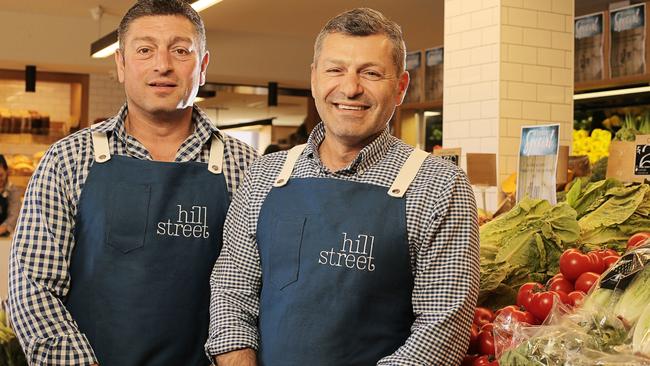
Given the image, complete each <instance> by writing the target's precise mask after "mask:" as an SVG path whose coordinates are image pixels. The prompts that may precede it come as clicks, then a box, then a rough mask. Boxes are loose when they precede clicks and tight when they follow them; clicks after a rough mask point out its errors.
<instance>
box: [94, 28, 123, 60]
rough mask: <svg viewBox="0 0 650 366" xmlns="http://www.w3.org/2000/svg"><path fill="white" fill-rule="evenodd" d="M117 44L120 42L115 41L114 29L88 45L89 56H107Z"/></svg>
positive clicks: (115, 33) (115, 32) (113, 50)
mask: <svg viewBox="0 0 650 366" xmlns="http://www.w3.org/2000/svg"><path fill="white" fill-rule="evenodd" d="M119 46H120V44H119V42H118V41H117V30H114V31H112V32H111V33H109V34H107V35H105V36H103V37H102V38H100V39H98V40H96V41H95V42H93V43H92V44H91V45H90V57H93V58H104V57H108V56H110V55H112V54H113V53H114V52H115V51H116V50H117V48H118V47H119Z"/></svg>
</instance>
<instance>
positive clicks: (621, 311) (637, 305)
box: [614, 264, 650, 325]
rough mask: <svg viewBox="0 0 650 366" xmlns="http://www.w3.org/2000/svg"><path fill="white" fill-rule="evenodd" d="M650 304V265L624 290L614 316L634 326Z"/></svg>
mask: <svg viewBox="0 0 650 366" xmlns="http://www.w3.org/2000/svg"><path fill="white" fill-rule="evenodd" d="M648 303H650V264H649V265H647V266H646V267H644V268H643V270H641V271H640V272H639V273H638V274H637V275H636V277H634V279H633V280H632V282H631V283H630V284H629V285H628V286H627V288H625V289H624V291H623V294H622V295H621V298H620V299H619V300H618V302H617V303H616V306H614V314H616V315H617V316H618V317H620V318H621V319H623V321H624V322H625V323H626V324H629V325H633V324H635V323H636V322H637V321H638V320H639V318H640V317H641V313H642V312H643V309H644V308H645V306H646V305H647V304H648Z"/></svg>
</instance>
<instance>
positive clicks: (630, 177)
mask: <svg viewBox="0 0 650 366" xmlns="http://www.w3.org/2000/svg"><path fill="white" fill-rule="evenodd" d="M648 175H650V135H637V136H636V140H635V141H612V142H611V144H610V145H609V159H608V163H607V175H606V177H607V178H615V179H618V180H620V181H622V182H643V181H644V180H645V179H648Z"/></svg>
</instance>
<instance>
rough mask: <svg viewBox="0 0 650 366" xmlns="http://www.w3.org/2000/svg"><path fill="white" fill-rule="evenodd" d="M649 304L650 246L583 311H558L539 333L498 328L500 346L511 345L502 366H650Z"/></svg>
mask: <svg viewBox="0 0 650 366" xmlns="http://www.w3.org/2000/svg"><path fill="white" fill-rule="evenodd" d="M556 303H559V301H557V302H556ZM648 304H650V242H647V243H645V244H644V245H642V246H640V247H638V248H635V249H633V250H631V251H629V252H628V253H626V254H625V255H624V256H623V257H621V259H620V260H619V261H618V262H617V263H615V264H614V265H613V266H612V267H611V268H610V269H609V270H608V271H606V272H605V273H603V275H602V276H601V277H600V279H599V282H598V284H597V285H596V286H595V287H594V289H592V291H591V292H590V293H589V295H588V296H587V297H586V299H585V302H584V304H583V306H582V307H581V308H577V309H576V310H574V311H569V310H568V309H567V308H565V307H563V306H556V307H555V308H554V309H553V310H552V311H551V315H550V316H549V317H548V318H547V319H546V321H545V323H544V324H543V325H541V326H537V327H531V326H517V325H513V324H511V323H507V322H499V323H495V329H494V333H495V343H498V342H499V341H500V342H502V343H503V344H505V345H507V346H504V347H503V349H502V352H501V353H500V354H499V364H500V365H501V366H515V365H516V366H529V365H530V366H532V365H545V366H561V365H566V366H583V365H584V366H593V365H602V366H610V365H611V366H617V365H620V366H632V365H649V366H650V305H648ZM498 337H502V339H501V340H498V339H496V338H498Z"/></svg>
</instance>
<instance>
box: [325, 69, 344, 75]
mask: <svg viewBox="0 0 650 366" xmlns="http://www.w3.org/2000/svg"><path fill="white" fill-rule="evenodd" d="M325 72H326V73H328V74H340V73H341V69H339V68H329V69H327V70H325Z"/></svg>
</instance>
